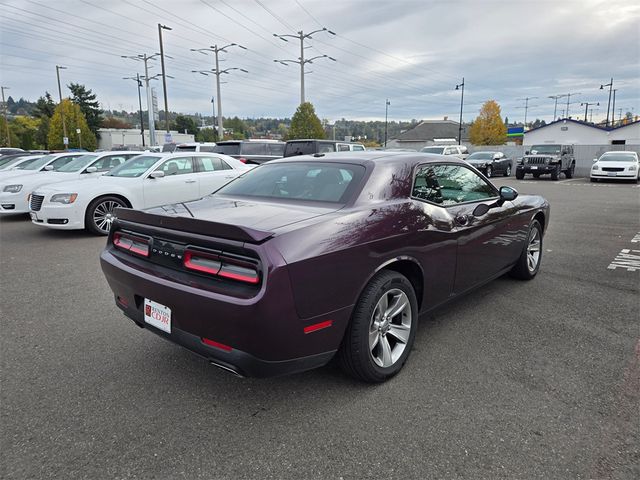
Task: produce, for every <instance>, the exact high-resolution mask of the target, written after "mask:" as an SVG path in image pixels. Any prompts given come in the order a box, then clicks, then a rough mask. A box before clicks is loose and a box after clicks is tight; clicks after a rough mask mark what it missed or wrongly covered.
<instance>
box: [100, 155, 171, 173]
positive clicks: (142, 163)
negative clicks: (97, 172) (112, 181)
mask: <svg viewBox="0 0 640 480" xmlns="http://www.w3.org/2000/svg"><path fill="white" fill-rule="evenodd" d="M161 158H162V157H160V156H157V155H140V156H138V157H135V158H132V159H131V160H129V161H126V162H124V163H123V164H122V165H119V166H117V167H116V168H114V169H113V170H111V171H110V172H109V173H107V174H105V175H107V176H109V177H128V178H134V177H139V176H141V175H142V174H143V173H144V172H146V171H147V170H149V169H150V168H151V167H152V166H153V165H154V164H155V163H156V162H157V161H158V160H160V159H161Z"/></svg>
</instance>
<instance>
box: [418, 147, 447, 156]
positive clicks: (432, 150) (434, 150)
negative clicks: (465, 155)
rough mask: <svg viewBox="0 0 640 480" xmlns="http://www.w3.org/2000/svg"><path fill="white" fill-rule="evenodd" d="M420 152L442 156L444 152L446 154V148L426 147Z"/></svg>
mask: <svg viewBox="0 0 640 480" xmlns="http://www.w3.org/2000/svg"><path fill="white" fill-rule="evenodd" d="M420 151H421V152H422V153H437V154H438V155H442V152H444V148H443V147H424V148H423V149H422V150H420Z"/></svg>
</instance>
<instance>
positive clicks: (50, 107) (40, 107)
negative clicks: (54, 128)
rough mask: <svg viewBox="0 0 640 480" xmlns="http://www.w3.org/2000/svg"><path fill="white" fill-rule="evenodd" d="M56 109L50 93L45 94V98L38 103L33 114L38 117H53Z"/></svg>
mask: <svg viewBox="0 0 640 480" xmlns="http://www.w3.org/2000/svg"><path fill="white" fill-rule="evenodd" d="M55 109H56V104H55V102H54V101H53V99H52V98H51V94H50V93H49V92H44V97H40V98H39V99H38V101H37V102H36V106H35V109H34V111H33V114H34V115H35V116H36V117H49V118H51V117H53V112H54V110H55Z"/></svg>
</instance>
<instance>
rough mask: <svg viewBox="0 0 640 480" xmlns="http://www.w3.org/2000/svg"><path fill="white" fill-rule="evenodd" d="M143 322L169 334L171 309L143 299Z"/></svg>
mask: <svg viewBox="0 0 640 480" xmlns="http://www.w3.org/2000/svg"><path fill="white" fill-rule="evenodd" d="M143 313H144V321H145V323H148V324H149V325H151V326H153V327H155V328H157V329H158V330H162V331H163V332H166V333H171V309H170V308H169V307H167V306H166V305H163V304H161V303H159V302H155V301H153V300H150V299H148V298H145V299H144V312H143Z"/></svg>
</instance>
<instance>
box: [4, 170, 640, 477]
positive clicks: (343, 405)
mask: <svg viewBox="0 0 640 480" xmlns="http://www.w3.org/2000/svg"><path fill="white" fill-rule="evenodd" d="M495 183H496V184H497V185H506V184H509V185H512V186H514V187H515V188H516V189H517V190H519V191H520V193H539V194H542V195H543V196H545V197H546V198H547V199H548V200H549V201H550V203H551V207H552V213H551V222H550V226H549V229H548V232H547V235H546V237H545V243H544V258H543V261H542V269H541V271H540V273H539V275H538V276H537V278H536V279H535V280H533V281H532V282H529V283H526V282H518V281H515V280H511V279H509V278H502V279H499V280H497V281H495V282H493V283H491V284H489V285H487V286H485V287H483V288H481V289H479V290H477V291H475V292H474V293H472V294H471V295H469V296H467V297H465V298H464V299H461V300H459V301H457V302H456V303H454V304H452V305H449V306H447V307H445V308H443V309H441V310H438V311H437V312H435V313H434V314H432V315H430V316H428V317H426V318H423V319H422V321H421V324H420V329H419V331H418V336H417V339H416V343H415V347H414V350H413V353H412V356H411V358H410V359H409V362H408V363H407V365H406V366H405V368H404V369H403V370H402V372H401V373H400V374H399V375H398V376H397V377H395V378H394V379H392V380H391V381H389V382H387V383H385V384H383V385H376V386H371V385H364V384H359V383H356V382H354V381H353V380H351V379H350V378H348V377H346V376H345V375H343V374H342V373H341V372H340V371H339V370H338V369H337V368H335V367H332V366H329V367H325V368H322V369H319V370H315V371H311V372H307V373H302V374H297V375H293V376H289V377H282V378H275V379H266V380H255V379H239V378H235V377H233V376H231V375H229V374H226V373H224V372H223V371H220V370H218V369H216V368H214V367H211V366H209V365H208V364H207V363H206V362H205V361H204V360H202V359H200V358H199V357H197V356H195V355H193V354H191V353H189V352H188V351H186V350H183V349H181V348H180V347H178V346H176V345H173V344H170V343H168V342H165V341H163V340H162V339H160V338H159V337H157V336H155V335H151V334H150V333H148V332H145V331H144V330H141V329H139V328H138V327H136V326H135V325H134V324H133V323H132V322H131V321H129V320H127V319H126V318H125V317H124V316H123V315H122V314H121V313H120V311H119V310H118V309H117V308H116V307H115V305H114V302H113V299H112V297H111V292H110V290H109V289H108V287H107V284H106V281H105V280H104V277H103V276H102V273H101V271H100V268H99V263H98V254H99V252H100V251H101V249H102V247H103V244H104V239H103V238H99V237H93V236H90V235H88V234H85V233H82V232H61V231H49V230H45V229H42V228H38V227H36V226H33V225H31V223H30V222H29V221H28V220H27V219H26V217H20V218H4V219H0V270H1V279H2V285H1V289H0V291H1V292H2V293H1V296H2V297H1V298H2V302H1V303H2V324H1V327H2V334H1V335H0V338H1V346H2V349H1V353H2V388H1V393H0V395H1V405H0V409H1V415H2V417H1V418H2V425H1V432H2V433H1V436H2V445H1V449H2V466H1V468H2V471H1V472H0V473H1V476H2V477H3V478H7V479H9V478H11V479H13V478H15V479H23V478H69V479H72V478H73V479H75V478H91V479H95V478H114V479H115V478H141V479H147V478H157V479H177V478H185V479H192V478H221V479H222V478H255V479H266V478H274V479H283V478H292V479H294V478H295V479H299V478H322V479H329V478H331V479H340V478H343V479H359V478H380V479H383V478H384V479H392V478H481V479H489V478H491V479H492V478H508V479H514V478H523V479H525V478H526V479H529V478H544V479H556V478H596V479H600V478H603V479H604V478H606V479H608V478H614V479H632V478H639V477H640V467H639V464H640V421H639V414H638V411H639V410H638V405H639V401H640V393H639V390H640V343H639V337H640V313H639V312H640V296H639V290H640V288H639V286H640V235H639V232H640V215H639V212H640V208H639V207H640V188H639V187H638V186H637V185H635V184H613V183H598V184H590V183H589V182H588V179H581V178H578V179H573V180H563V181H560V182H552V181H549V180H546V179H539V180H536V181H533V180H525V181H518V180H515V179H514V178H510V179H495ZM634 250H635V251H634ZM634 256H636V257H639V258H638V259H637V260H636V261H635V263H634V258H633V257H634ZM634 265H635V267H634Z"/></svg>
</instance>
